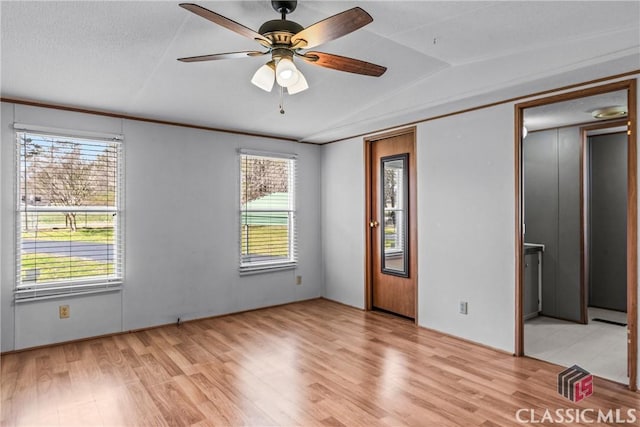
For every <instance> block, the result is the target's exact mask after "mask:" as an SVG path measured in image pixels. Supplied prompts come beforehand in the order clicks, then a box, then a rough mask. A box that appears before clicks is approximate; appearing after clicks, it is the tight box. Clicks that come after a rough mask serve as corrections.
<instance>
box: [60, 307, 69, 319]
mask: <svg viewBox="0 0 640 427" xmlns="http://www.w3.org/2000/svg"><path fill="white" fill-rule="evenodd" d="M58 313H59V314H60V318H61V319H68V318H69V315H70V314H71V313H70V312H69V306H68V305H61V306H59V307H58Z"/></svg>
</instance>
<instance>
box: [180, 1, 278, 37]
mask: <svg viewBox="0 0 640 427" xmlns="http://www.w3.org/2000/svg"><path fill="white" fill-rule="evenodd" d="M180 7H182V8H183V9H186V10H188V11H189V12H193V13H195V14H196V15H198V16H201V17H203V18H204V19H206V20H209V21H211V22H213V23H214V24H218V25H221V26H223V27H225V28H226V29H228V30H231V31H234V32H236V33H238V34H240V35H241V36H244V37H247V38H249V39H252V40H255V41H257V42H258V43H260V44H262V45H263V46H266V47H269V46H271V40H269V39H268V38H266V37H264V36H263V35H262V34H260V33H258V32H255V31H253V30H252V29H251V28H248V27H245V26H244V25H242V24H238V23H237V22H236V21H233V20H231V19H229V18H226V17H224V16H222V15H219V14H217V13H215V12H212V11H210V10H209V9H205V8H204V7H202V6H198V5H197V4H193V3H180Z"/></svg>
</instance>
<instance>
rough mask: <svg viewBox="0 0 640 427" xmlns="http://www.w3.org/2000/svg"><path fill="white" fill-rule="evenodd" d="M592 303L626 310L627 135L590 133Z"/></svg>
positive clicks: (590, 295)
mask: <svg viewBox="0 0 640 427" xmlns="http://www.w3.org/2000/svg"><path fill="white" fill-rule="evenodd" d="M589 151H590V156H589V160H590V163H591V167H590V172H591V173H590V186H589V188H590V195H589V196H590V197H589V201H590V203H589V209H590V215H589V218H590V224H589V226H590V235H591V239H590V240H589V256H590V263H589V267H590V268H589V274H590V278H589V279H590V280H589V305H591V306H594V307H601V308H608V309H612V310H619V311H626V310H627V274H626V273H627V259H626V258H627V246H626V245H627V238H626V233H627V227H626V224H627V135H626V133H617V134H610V135H598V136H592V137H589Z"/></svg>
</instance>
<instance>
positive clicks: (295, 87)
mask: <svg viewBox="0 0 640 427" xmlns="http://www.w3.org/2000/svg"><path fill="white" fill-rule="evenodd" d="M307 89H309V84H308V83H307V79H305V78H304V74H302V73H301V72H300V70H298V81H297V82H296V83H295V84H292V85H291V86H289V87H288V88H287V92H288V93H289V95H295V94H296V93H298V92H302V91H303V90H307Z"/></svg>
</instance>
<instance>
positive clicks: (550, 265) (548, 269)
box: [522, 130, 559, 316]
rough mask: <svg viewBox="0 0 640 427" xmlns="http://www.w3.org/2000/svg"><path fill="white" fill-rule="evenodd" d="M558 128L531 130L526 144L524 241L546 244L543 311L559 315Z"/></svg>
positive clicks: (523, 150)
mask: <svg viewBox="0 0 640 427" xmlns="http://www.w3.org/2000/svg"><path fill="white" fill-rule="evenodd" d="M557 135H558V132H557V130H548V131H542V132H530V133H529V135H527V137H526V138H525V140H524V142H523V145H522V158H523V164H524V223H525V236H524V240H525V242H528V243H540V244H544V245H545V249H544V254H543V257H542V258H543V260H542V262H543V269H542V313H543V314H548V315H552V316H553V315H555V313H556V312H557V310H556V277H557V271H556V270H557V265H558V221H559V214H558V144H557Z"/></svg>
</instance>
